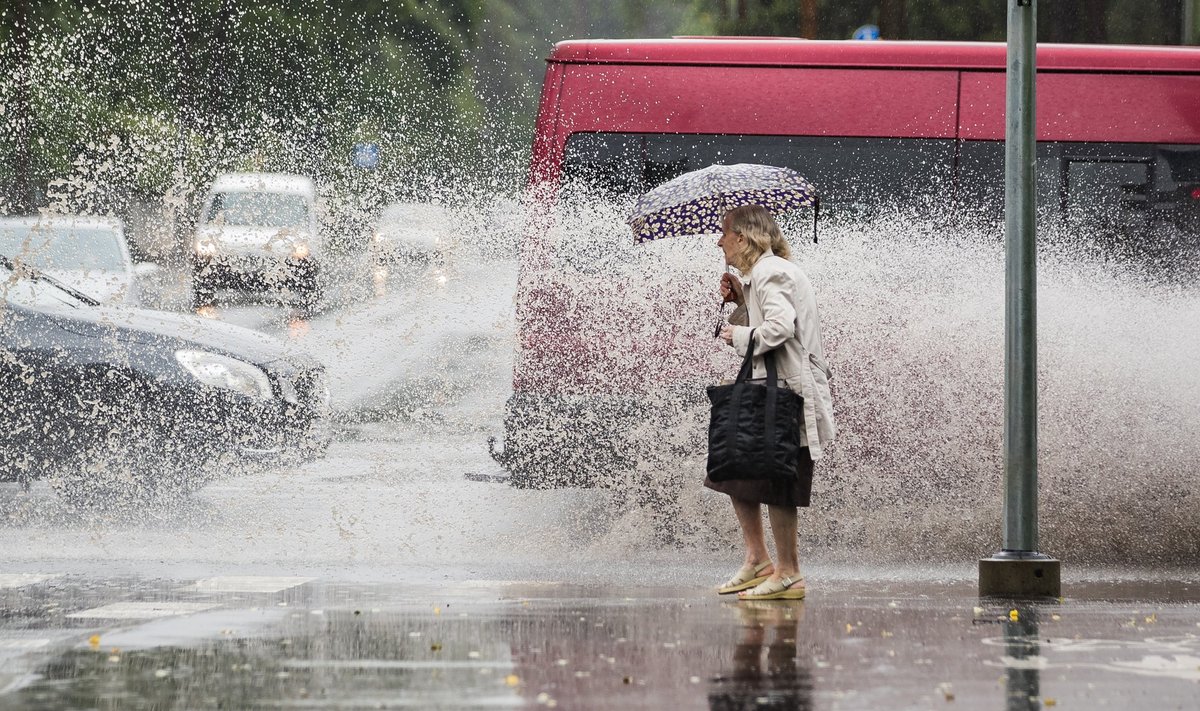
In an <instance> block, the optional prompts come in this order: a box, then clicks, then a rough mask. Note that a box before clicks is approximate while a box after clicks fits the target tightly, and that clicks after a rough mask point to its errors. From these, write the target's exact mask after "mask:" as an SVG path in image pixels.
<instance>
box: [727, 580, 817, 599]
mask: <svg viewBox="0 0 1200 711" xmlns="http://www.w3.org/2000/svg"><path fill="white" fill-rule="evenodd" d="M797 583H801V585H800V587H795V588H794V587H792V586H793V585H796V584H797ZM803 583H804V578H780V579H779V580H771V579H767V581H766V582H764V583H762V584H760V585H758V586H756V587H755V588H754V589H753V590H747V591H746V592H744V593H741V594H739V595H738V599H739V600H803V599H804V585H803Z"/></svg>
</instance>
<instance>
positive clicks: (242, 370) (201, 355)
mask: <svg viewBox="0 0 1200 711" xmlns="http://www.w3.org/2000/svg"><path fill="white" fill-rule="evenodd" d="M175 360H177V361H179V364H180V365H182V366H183V368H184V370H186V371H187V372H189V373H191V374H192V375H193V376H195V378H196V380H199V381H200V382H202V383H204V384H205V385H211V386H212V387H214V388H223V389H225V390H232V391H234V392H236V393H239V394H242V395H245V396H246V397H252V398H257V399H259V400H270V399H272V398H273V397H274V396H273V394H272V393H271V381H270V380H269V379H268V378H267V374H266V373H264V372H263V371H262V368H259V367H258V366H256V365H251V364H250V363H247V362H245V361H241V360H238V359H236V358H230V357H228V356H223V355H220V354H218V353H210V352H208V351H189V350H180V351H175Z"/></svg>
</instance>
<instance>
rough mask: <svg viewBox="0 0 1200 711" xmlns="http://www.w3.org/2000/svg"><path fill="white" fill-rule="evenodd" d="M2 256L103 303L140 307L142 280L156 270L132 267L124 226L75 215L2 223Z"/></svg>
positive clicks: (5, 219) (4, 220)
mask: <svg viewBox="0 0 1200 711" xmlns="http://www.w3.org/2000/svg"><path fill="white" fill-rule="evenodd" d="M0 254H5V255H8V256H10V257H12V258H14V259H19V260H20V261H21V262H23V263H25V264H30V265H33V266H35V267H37V268H38V269H40V270H42V271H43V272H45V273H46V274H49V275H50V276H52V277H54V278H56V279H58V280H60V281H62V282H64V283H66V284H69V285H70V286H72V287H74V288H76V289H78V290H80V291H82V292H83V293H85V294H87V295H88V296H91V297H93V298H95V299H96V300H97V301H100V302H102V303H128V304H137V303H140V302H141V299H142V293H141V292H142V290H141V287H140V285H139V279H141V278H145V277H147V276H149V275H150V274H153V273H154V272H155V271H157V270H158V265H156V264H151V263H148V262H138V263H134V261H133V259H132V258H131V257H130V256H129V245H128V243H127V242H126V241H125V227H124V225H123V224H122V223H121V221H120V220H116V219H112V218H106V217H84V216H76V215H34V216H30V217H3V218H0Z"/></svg>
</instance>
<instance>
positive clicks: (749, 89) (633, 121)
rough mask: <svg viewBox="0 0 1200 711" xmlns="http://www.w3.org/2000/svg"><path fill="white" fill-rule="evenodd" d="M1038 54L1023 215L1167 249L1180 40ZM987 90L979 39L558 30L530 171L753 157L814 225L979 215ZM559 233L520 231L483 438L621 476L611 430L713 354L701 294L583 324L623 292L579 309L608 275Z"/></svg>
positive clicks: (999, 97)
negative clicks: (794, 185)
mask: <svg viewBox="0 0 1200 711" xmlns="http://www.w3.org/2000/svg"><path fill="white" fill-rule="evenodd" d="M1037 62H1038V67H1037V69H1038V73H1037V126H1038V128H1037V139H1038V142H1039V143H1038V147H1037V163H1038V165H1037V170H1038V203H1039V213H1038V214H1039V217H1038V219H1039V225H1040V226H1041V225H1052V224H1058V223H1061V222H1062V221H1064V220H1067V219H1076V218H1080V217H1081V216H1082V217H1086V218H1087V219H1088V220H1089V222H1088V223H1087V224H1088V229H1087V230H1086V231H1087V233H1088V234H1089V235H1093V236H1097V235H1110V238H1109V239H1110V240H1111V241H1112V242H1113V243H1114V244H1115V245H1116V246H1117V247H1119V248H1122V249H1123V248H1128V247H1133V246H1136V247H1139V248H1145V249H1148V250H1151V251H1153V250H1154V249H1155V248H1156V247H1157V246H1160V245H1158V244H1157V242H1156V240H1157V239H1158V238H1157V237H1155V235H1156V234H1157V232H1156V231H1155V228H1156V227H1157V226H1159V225H1169V226H1171V230H1170V234H1171V235H1172V237H1171V238H1170V240H1169V241H1170V246H1171V248H1172V249H1176V248H1178V247H1179V241H1180V234H1182V235H1184V237H1185V238H1186V239H1185V241H1188V242H1191V243H1192V244H1191V246H1195V242H1196V241H1197V234H1198V231H1197V229H1196V226H1197V215H1200V49H1195V48H1181V47H1131V46H1068V45H1042V46H1041V47H1039V50H1038V58H1037ZM1004 90H1005V46H1004V45H1003V44H998V43H958V42H854V41H807V40H791V39H748V38H747V39H738V38H711V39H709V38H705V39H673V40H636V41H616V40H605V41H569V42H562V43H560V44H558V45H557V46H556V47H555V49H554V52H553V53H552V55H551V56H550V58H549V60H548V67H547V71H546V76H545V83H544V85H543V89H542V95H541V106H540V108H539V113H538V120H537V130H536V137H535V140H534V147H533V157H532V164H531V170H530V184H531V188H533V189H534V191H535V192H536V194H538V195H539V196H540V198H541V199H545V198H549V199H550V200H551V201H553V200H555V199H556V196H557V195H558V193H559V192H560V191H561V189H562V188H564V186H569V185H582V186H584V187H586V188H588V189H590V190H593V191H595V192H596V193H597V194H601V195H630V194H639V193H642V192H645V191H646V190H649V189H650V188H652V187H654V186H655V185H657V184H659V183H661V182H663V181H665V180H668V179H670V178H672V177H675V176H676V175H679V174H680V173H683V172H686V171H690V170H695V169H698V168H702V167H705V166H707V165H710V164H713V163H740V162H750V163H768V164H772V165H782V166H789V167H794V168H796V169H797V170H799V171H800V172H802V173H803V174H804V175H805V176H806V177H807V178H809V179H810V180H811V181H812V182H813V183H814V184H815V185H816V186H817V187H818V189H819V190H820V192H821V196H822V207H821V210H822V220H824V219H831V220H836V219H839V216H846V215H850V216H854V217H856V218H862V217H867V218H870V216H871V215H872V214H873V213H874V212H876V211H879V210H884V209H888V208H891V207H893V206H896V205H920V206H927V207H933V208H938V209H947V210H949V211H951V212H953V213H954V214H958V215H962V216H968V215H969V216H972V218H977V217H982V218H984V219H992V220H999V219H1000V218H1001V217H1002V210H1003V190H1004V143H1003V140H1004V105H1005V99H1004ZM996 224H997V225H998V224H1002V223H1000V222H996ZM1096 238H1097V239H1098V238H1099V237H1096ZM562 247H563V246H562V245H561V244H555V243H553V241H552V240H547V239H546V238H545V235H544V234H541V233H538V234H531V235H529V236H528V237H527V240H526V242H525V244H524V245H523V247H522V266H521V271H520V277H519V285H518V303H517V320H518V340H517V353H516V358H515V366H514V377H513V394H512V397H511V398H510V400H509V403H508V407H507V411H506V417H505V442H504V447H503V450H502V451H497V452H494V454H495V455H496V457H497V459H498V461H500V462H501V463H503V464H504V465H505V466H506V467H507V468H508V469H509V471H510V473H511V474H512V477H513V482H514V483H515V484H518V485H522V486H564V485H594V484H600V483H603V482H604V481H605V480H606V479H608V478H611V477H613V476H617V475H620V474H621V472H624V471H628V470H629V469H630V468H631V467H634V466H636V463H637V462H638V461H639V459H640V458H641V457H643V456H644V455H645V452H644V448H639V446H638V445H637V444H636V443H631V442H632V441H633V440H632V439H631V434H632V433H635V432H645V431H646V430H648V429H649V430H652V431H653V430H654V429H655V427H656V426H657V425H654V424H651V423H650V421H649V420H647V417H652V416H653V415H652V413H660V412H664V411H674V410H675V409H677V408H676V407H675V406H674V405H668V404H667V403H669V402H674V400H672V397H673V396H674V395H679V394H680V393H683V392H688V393H696V394H697V395H698V397H699V398H700V399H702V398H703V388H702V387H701V386H702V385H703V384H705V383H710V382H713V379H714V378H715V377H717V376H718V375H719V374H720V371H721V368H723V367H724V366H725V365H727V364H724V363H720V362H717V361H716V360H714V358H713V357H712V352H713V350H714V346H713V344H712V338H711V336H712V324H711V323H709V322H707V321H704V320H703V319H702V318H701V319H697V318H693V317H692V316H691V315H690V314H691V313H693V312H698V311H700V310H701V305H700V304H696V303H683V302H681V301H680V299H686V298H687V297H686V296H685V295H684V294H682V293H675V292H674V290H670V289H667V290H664V292H665V293H668V294H669V296H667V297H664V298H663V299H662V300H660V301H659V302H657V303H654V304H653V306H652V307H651V308H650V310H649V311H647V309H646V307H644V306H643V307H641V308H640V310H634V311H633V312H630V313H626V314H624V315H625V316H626V317H628V318H630V319H642V320H656V322H657V323H658V324H659V326H658V327H656V328H655V329H653V333H652V334H650V335H648V336H646V337H644V338H638V339H635V340H634V342H633V343H616V342H613V341H612V339H611V338H609V339H608V340H606V337H605V335H604V334H602V333H596V332H594V328H595V326H594V324H595V319H594V318H590V316H593V315H595V314H596V313H597V312H598V311H603V312H604V313H605V314H606V315H612V314H614V313H616V314H618V316H619V315H620V314H621V313H622V311H621V310H622V308H623V306H622V304H620V303H618V302H619V299H614V301H613V302H611V303H609V304H607V305H604V306H597V302H596V300H595V298H594V296H595V294H596V293H598V292H600V291H603V290H605V289H608V290H609V291H611V279H608V280H606V278H605V277H604V276H603V275H601V276H595V275H589V274H587V273H586V271H587V270H582V271H581V270H572V269H571V268H570V266H569V265H566V266H564V263H563V260H559V259H556V252H557V251H558V250H561V249H562ZM717 264H719V263H717ZM716 275H717V272H716V271H715V269H714V271H713V274H712V275H711V280H710V282H709V284H708V288H710V290H711V287H712V284H715V280H716ZM588 284H591V286H590V287H589V286H588ZM589 289H591V292H590V293H588V294H584V295H581V294H580V292H581V290H582V291H583V292H588V290H589ZM685 314H686V315H685ZM685 399H686V398H685ZM651 439H652V440H653V438H651ZM657 445H661V442H651V446H657Z"/></svg>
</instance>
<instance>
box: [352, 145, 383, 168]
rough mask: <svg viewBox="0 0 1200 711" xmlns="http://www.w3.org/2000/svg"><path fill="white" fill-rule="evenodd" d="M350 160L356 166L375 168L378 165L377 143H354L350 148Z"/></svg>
mask: <svg viewBox="0 0 1200 711" xmlns="http://www.w3.org/2000/svg"><path fill="white" fill-rule="evenodd" d="M350 161H351V162H352V163H354V167H356V168H368V169H371V168H375V167H376V166H378V165H379V144H378V143H355V144H354V148H352V149H350Z"/></svg>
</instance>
